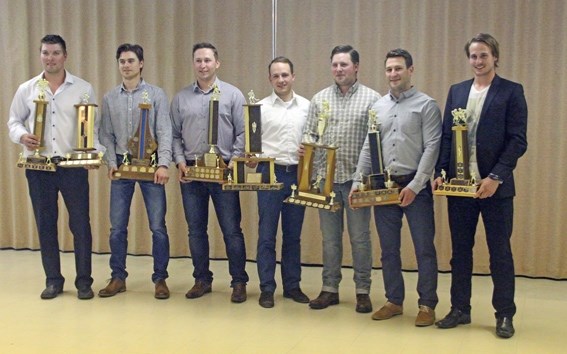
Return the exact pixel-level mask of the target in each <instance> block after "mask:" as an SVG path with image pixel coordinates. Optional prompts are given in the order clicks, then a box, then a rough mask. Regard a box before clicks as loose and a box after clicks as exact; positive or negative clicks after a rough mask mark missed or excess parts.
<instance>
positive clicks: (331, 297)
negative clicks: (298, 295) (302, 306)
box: [309, 291, 339, 310]
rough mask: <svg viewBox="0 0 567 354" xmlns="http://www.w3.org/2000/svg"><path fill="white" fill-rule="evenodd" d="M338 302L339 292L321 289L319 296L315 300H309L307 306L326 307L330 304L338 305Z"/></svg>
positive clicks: (314, 308)
mask: <svg viewBox="0 0 567 354" xmlns="http://www.w3.org/2000/svg"><path fill="white" fill-rule="evenodd" d="M338 303H339V293H331V292H328V291H321V293H320V294H319V296H318V297H317V298H316V299H315V300H311V301H310V302H309V307H311V308H312V309H313V310H322V309H326V308H327V307H329V306H331V305H338Z"/></svg>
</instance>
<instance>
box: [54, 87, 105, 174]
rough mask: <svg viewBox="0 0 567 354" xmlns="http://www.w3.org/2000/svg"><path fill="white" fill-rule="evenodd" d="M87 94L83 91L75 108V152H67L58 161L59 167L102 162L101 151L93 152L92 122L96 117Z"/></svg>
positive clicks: (94, 106)
mask: <svg viewBox="0 0 567 354" xmlns="http://www.w3.org/2000/svg"><path fill="white" fill-rule="evenodd" d="M89 98H90V97H89V94H88V93H86V92H85V94H83V97H82V98H81V103H80V104H76V105H75V108H76V109H77V122H78V124H77V147H76V148H75V149H73V150H75V151H76V152H75V153H72V154H67V156H65V160H62V161H61V162H59V166H60V167H84V166H93V167H95V168H99V167H100V165H101V164H102V156H103V153H101V152H99V153H93V152H92V151H94V150H96V149H95V147H94V122H95V119H96V107H98V106H97V105H96V104H94V103H89Z"/></svg>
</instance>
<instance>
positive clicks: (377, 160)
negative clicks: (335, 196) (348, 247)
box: [351, 109, 400, 208]
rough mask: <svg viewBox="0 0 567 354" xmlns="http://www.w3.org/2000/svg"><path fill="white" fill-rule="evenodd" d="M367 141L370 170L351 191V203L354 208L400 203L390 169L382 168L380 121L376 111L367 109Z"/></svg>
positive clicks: (398, 191) (398, 190)
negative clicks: (357, 187) (355, 190)
mask: <svg viewBox="0 0 567 354" xmlns="http://www.w3.org/2000/svg"><path fill="white" fill-rule="evenodd" d="M368 125H369V127H370V131H369V132H368V143H369V145H370V161H371V171H372V173H371V174H370V175H369V176H366V177H365V176H361V177H362V183H361V184H360V187H359V190H358V191H357V192H354V193H352V197H351V205H352V207H354V208H360V207H366V206H373V205H389V204H400V200H399V196H400V189H399V186H397V185H396V183H395V182H394V181H392V180H391V178H390V170H389V169H387V168H386V169H385V168H384V158H383V156H382V143H381V139H380V123H378V117H377V115H376V111H374V110H373V109H371V110H369V111H368Z"/></svg>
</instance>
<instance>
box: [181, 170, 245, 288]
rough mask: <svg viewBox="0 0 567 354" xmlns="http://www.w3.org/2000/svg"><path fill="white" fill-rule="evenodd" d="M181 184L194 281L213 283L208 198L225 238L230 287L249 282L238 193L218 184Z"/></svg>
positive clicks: (194, 182) (196, 182) (195, 182)
mask: <svg viewBox="0 0 567 354" xmlns="http://www.w3.org/2000/svg"><path fill="white" fill-rule="evenodd" d="M180 184H181V195H182V199H183V209H184V210H185V219H186V220H187V225H188V227H189V249H190V250H191V257H192V259H193V267H194V268H195V269H194V270H193V277H194V278H195V280H197V281H203V282H205V283H209V284H210V283H212V281H213V273H212V272H211V271H210V269H209V235H208V234H207V227H208V223H209V197H210V198H211V199H212V200H213V205H214V208H215V212H216V214H217V218H218V221H219V225H220V228H221V231H222V234H223V239H224V244H225V247H226V254H227V256H228V270H229V273H230V275H231V276H232V282H231V285H232V286H233V285H234V284H237V283H244V284H246V283H247V282H248V274H246V270H245V267H246V247H245V245H244V235H243V234H242V229H241V228H240V220H241V213H240V196H239V194H238V193H239V192H235V191H226V192H224V191H223V190H222V187H221V185H220V184H218V183H212V182H198V181H193V182H190V183H180Z"/></svg>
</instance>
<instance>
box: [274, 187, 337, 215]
mask: <svg viewBox="0 0 567 354" xmlns="http://www.w3.org/2000/svg"><path fill="white" fill-rule="evenodd" d="M299 193H300V195H299V196H291V197H288V198H286V199H285V200H284V203H290V204H296V205H301V206H306V207H310V208H316V209H322V210H327V211H331V212H335V211H337V210H340V209H341V207H342V206H341V203H339V202H334V201H332V202H331V197H327V196H324V195H320V194H314V193H307V192H299Z"/></svg>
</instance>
